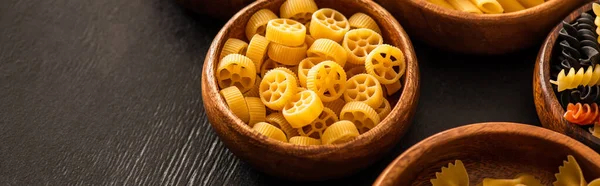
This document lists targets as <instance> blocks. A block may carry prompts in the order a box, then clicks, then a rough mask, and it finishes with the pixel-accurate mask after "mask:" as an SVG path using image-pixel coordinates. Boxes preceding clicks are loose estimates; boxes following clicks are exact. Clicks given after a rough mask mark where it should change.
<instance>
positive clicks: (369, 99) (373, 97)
mask: <svg viewBox="0 0 600 186" xmlns="http://www.w3.org/2000/svg"><path fill="white" fill-rule="evenodd" d="M344 100H345V101H346V102H351V101H359V102H363V103H366V104H367V105H369V106H370V107H371V108H378V107H379V106H380V105H381V102H382V101H383V90H381V85H380V84H379V82H378V81H377V79H375V77H373V76H372V75H369V74H359V75H355V76H353V77H351V78H350V79H348V81H346V91H345V92H344Z"/></svg>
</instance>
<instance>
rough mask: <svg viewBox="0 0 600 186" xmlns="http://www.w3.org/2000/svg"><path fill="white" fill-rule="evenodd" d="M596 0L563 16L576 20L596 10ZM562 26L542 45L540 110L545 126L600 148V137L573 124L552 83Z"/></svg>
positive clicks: (536, 82) (537, 79)
mask: <svg viewBox="0 0 600 186" xmlns="http://www.w3.org/2000/svg"><path fill="white" fill-rule="evenodd" d="M592 3H593V2H590V3H586V4H585V5H583V6H581V7H579V8H578V9H575V10H573V11H572V12H571V13H570V14H569V15H568V16H567V17H566V18H564V19H563V21H568V22H571V21H574V19H576V18H577V17H579V16H580V14H581V13H582V12H588V11H590V10H591V9H592ZM571 19H573V20H571ZM561 28H562V23H558V24H557V25H556V26H555V27H554V28H553V29H552V31H551V32H550V33H549V34H548V36H547V38H546V39H545V41H544V43H543V44H542V46H541V47H540V51H539V53H538V56H537V59H536V63H535V69H534V77H533V89H534V91H533V96H534V102H535V106H536V112H537V115H538V117H539V118H540V122H541V123H542V126H544V127H546V128H549V129H551V130H554V131H557V132H560V133H563V134H566V135H568V136H571V137H573V138H575V139H577V140H578V141H580V142H582V143H584V144H586V145H588V146H592V148H594V149H596V150H598V151H600V139H599V138H597V137H595V136H593V135H592V134H591V133H589V132H588V131H586V130H584V129H582V128H581V127H579V126H576V125H574V124H570V123H569V122H568V121H566V120H565V119H564V118H563V114H564V113H565V110H564V109H563V108H562V106H561V105H560V103H559V102H558V98H557V95H556V93H555V92H554V88H553V87H552V84H550V71H551V69H550V62H551V59H552V54H553V51H554V46H555V45H556V41H557V38H558V36H557V35H558V32H559V31H560V29H561ZM543 113H546V114H550V115H551V116H552V119H551V120H553V121H546V119H545V118H543V117H542V116H541V115H543Z"/></svg>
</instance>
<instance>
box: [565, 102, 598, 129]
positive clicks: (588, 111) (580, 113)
mask: <svg viewBox="0 0 600 186" xmlns="http://www.w3.org/2000/svg"><path fill="white" fill-rule="evenodd" d="M564 118H565V119H566V120H567V121H569V122H571V123H574V124H578V125H589V124H593V122H594V121H595V122H598V104H596V103H592V104H591V105H590V104H587V103H586V104H581V103H577V104H572V103H569V105H568V106H567V111H566V112H565V115H564Z"/></svg>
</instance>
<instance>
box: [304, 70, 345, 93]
mask: <svg viewBox="0 0 600 186" xmlns="http://www.w3.org/2000/svg"><path fill="white" fill-rule="evenodd" d="M306 88H307V89H308V90H312V91H314V92H316V93H317V95H318V96H319V98H321V100H322V101H323V102H330V101H333V100H336V99H338V98H340V96H342V94H343V93H344V91H345V90H346V72H344V69H343V68H342V67H341V66H340V65H338V64H337V63H335V62H333V61H323V62H321V63H319V64H317V65H315V66H314V67H312V68H311V69H310V70H309V71H308V74H307V76H306Z"/></svg>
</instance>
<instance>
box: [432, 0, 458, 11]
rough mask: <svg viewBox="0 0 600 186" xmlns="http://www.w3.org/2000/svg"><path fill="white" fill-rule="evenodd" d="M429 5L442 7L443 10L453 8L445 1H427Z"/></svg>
mask: <svg viewBox="0 0 600 186" xmlns="http://www.w3.org/2000/svg"><path fill="white" fill-rule="evenodd" d="M427 1H429V2H430V3H433V4H436V5H438V6H441V7H444V8H449V9H454V7H452V5H451V4H450V3H448V1H446V0H427Z"/></svg>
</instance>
